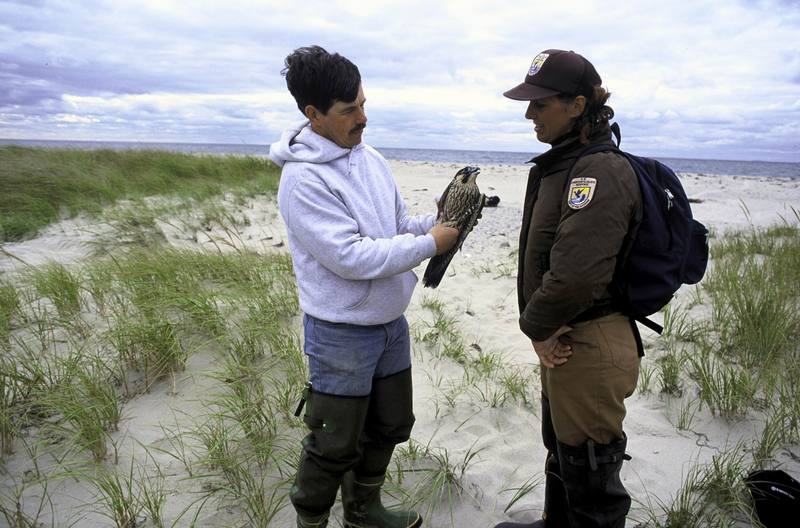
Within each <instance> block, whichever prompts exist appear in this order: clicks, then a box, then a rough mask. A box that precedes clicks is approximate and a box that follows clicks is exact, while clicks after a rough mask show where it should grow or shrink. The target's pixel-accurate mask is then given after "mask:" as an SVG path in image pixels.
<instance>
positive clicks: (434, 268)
mask: <svg viewBox="0 0 800 528" xmlns="http://www.w3.org/2000/svg"><path fill="white" fill-rule="evenodd" d="M457 249H458V248H456V247H455V246H454V247H453V249H451V250H450V251H448V252H447V253H442V254H441V255H436V256H435V257H432V258H431V260H430V261H428V266H427V267H426V268H425V275H423V276H422V284H423V285H425V286H426V287H428V288H435V287H437V286H438V285H439V283H440V282H442V277H444V273H445V272H446V271H447V266H449V265H450V261H451V260H453V256H455V254H456V250H457Z"/></svg>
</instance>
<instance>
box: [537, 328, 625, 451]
mask: <svg viewBox="0 0 800 528" xmlns="http://www.w3.org/2000/svg"><path fill="white" fill-rule="evenodd" d="M572 328H573V329H572V330H571V331H570V332H568V333H567V334H565V335H564V336H563V337H562V341H564V342H566V343H569V344H570V345H572V356H570V358H569V360H568V361H567V362H566V363H564V364H562V365H559V366H557V367H555V368H552V369H550V368H545V367H542V371H541V376H542V391H543V393H544V395H545V396H546V397H547V398H548V400H549V402H550V417H551V419H552V423H553V429H554V431H555V434H556V438H557V439H558V441H559V442H561V443H563V444H567V445H570V446H580V445H583V444H584V443H585V442H586V441H587V440H589V439H592V440H593V441H594V442H596V443H598V444H609V443H611V442H614V441H617V440H621V439H622V438H624V433H623V429H622V421H623V420H624V419H625V403H624V400H625V398H627V397H628V396H630V395H631V394H633V391H634V389H635V388H636V381H637V379H638V377H639V355H638V350H637V347H636V340H635V338H634V334H633V329H632V328H631V322H630V319H629V318H628V317H626V316H624V315H622V314H611V315H607V316H604V317H600V318H597V319H593V320H590V321H584V322H581V323H575V324H574V325H572Z"/></svg>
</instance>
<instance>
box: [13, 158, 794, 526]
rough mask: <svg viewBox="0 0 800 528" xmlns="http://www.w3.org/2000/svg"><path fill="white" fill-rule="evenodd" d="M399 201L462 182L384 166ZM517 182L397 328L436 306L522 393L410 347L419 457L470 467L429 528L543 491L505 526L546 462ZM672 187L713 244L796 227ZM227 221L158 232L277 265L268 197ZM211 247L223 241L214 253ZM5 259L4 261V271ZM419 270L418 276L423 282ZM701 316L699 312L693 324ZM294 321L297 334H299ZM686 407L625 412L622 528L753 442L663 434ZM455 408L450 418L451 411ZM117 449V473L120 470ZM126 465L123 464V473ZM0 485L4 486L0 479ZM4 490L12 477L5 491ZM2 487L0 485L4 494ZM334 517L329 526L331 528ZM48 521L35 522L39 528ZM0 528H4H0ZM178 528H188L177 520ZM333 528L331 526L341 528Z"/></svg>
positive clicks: (171, 402) (57, 240)
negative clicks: (737, 233)
mask: <svg viewBox="0 0 800 528" xmlns="http://www.w3.org/2000/svg"><path fill="white" fill-rule="evenodd" d="M390 165H391V167H392V170H393V171H394V175H395V178H396V180H397V181H398V184H399V186H400V189H401V192H402V194H403V196H404V197H405V198H406V201H407V204H408V206H409V209H410V211H411V212H412V213H423V212H433V211H435V204H434V197H435V196H437V195H439V194H440V193H441V191H442V190H443V189H444V187H445V186H446V185H447V183H448V181H449V180H450V178H451V177H452V175H453V174H454V173H455V171H456V170H457V169H458V168H460V166H459V165H456V164H447V163H429V162H405V161H392V162H390ZM526 176H527V168H525V167H519V166H505V165H498V166H485V167H482V173H481V175H480V176H479V178H478V183H479V185H480V186H481V188H482V190H483V191H484V192H485V193H486V194H487V195H497V196H499V197H500V204H499V206H498V207H496V208H487V209H485V210H484V213H483V218H482V219H481V221H480V223H479V224H478V226H477V227H476V229H475V231H474V232H473V233H472V235H470V237H469V238H468V240H467V241H466V243H465V245H464V248H463V250H462V251H461V253H459V254H458V255H457V256H456V258H455V259H454V261H453V263H452V264H451V268H450V270H448V273H447V275H446V277H445V279H444V280H443V281H442V284H441V285H440V287H439V288H438V289H436V290H435V291H431V290H429V289H425V288H422V285H421V284H420V285H419V286H418V288H417V289H416V291H415V293H414V296H413V298H412V302H411V305H410V307H409V309H408V311H407V314H406V315H407V317H408V319H409V321H410V323H411V325H412V328H413V329H416V330H418V331H421V330H420V329H422V330H424V329H425V328H426V327H425V324H426V322H430V320H431V313H430V311H429V310H427V309H426V308H424V307H423V306H422V305H423V302H425V301H426V300H430V299H438V300H439V301H441V302H443V303H444V305H445V311H446V312H447V314H449V315H452V316H453V317H454V318H455V320H456V328H457V329H458V330H459V332H460V333H461V335H462V336H463V340H464V343H465V344H466V345H467V347H468V349H469V351H470V353H472V354H473V355H474V354H476V353H477V351H478V350H481V351H482V352H483V353H484V354H492V353H496V354H497V356H498V357H499V358H501V360H502V363H503V365H504V367H503V368H505V369H507V371H509V372H517V373H519V374H520V375H522V376H525V377H527V378H528V379H530V380H531V381H530V390H529V392H530V397H531V400H530V402H529V404H528V405H525V404H521V403H519V402H514V401H509V402H506V403H505V404H504V405H501V406H497V407H493V406H492V405H491V404H490V400H491V389H492V387H493V386H494V385H492V384H489V383H487V382H485V381H480V380H479V381H477V382H475V383H470V382H469V381H466V382H465V381H464V379H463V377H464V368H463V366H462V365H460V364H458V363H457V362H454V361H452V360H449V359H442V358H437V357H435V354H434V353H432V351H431V350H430V349H429V348H427V347H426V346H425V345H424V344H423V343H419V342H415V343H414V359H413V362H414V363H413V368H414V383H415V385H414V389H415V414H416V417H417V422H416V425H415V428H414V431H413V435H412V436H413V439H414V441H415V442H417V443H419V444H422V445H429V446H430V447H431V448H432V449H434V450H435V451H436V452H438V453H442V452H444V450H446V452H447V454H448V457H449V459H450V461H451V463H453V464H456V465H457V464H458V463H460V462H463V461H464V459H465V456H467V454H468V453H475V452H477V454H476V455H475V456H474V457H473V458H471V459H470V462H469V464H468V465H467V467H466V469H465V471H464V473H463V478H462V484H463V486H462V488H463V490H462V492H461V497H460V498H459V499H457V500H455V501H454V502H453V506H452V509H451V508H450V507H448V506H447V505H446V503H445V504H442V505H440V506H438V507H436V508H435V509H434V510H433V511H425V514H426V517H427V522H426V524H425V526H430V527H444V526H455V527H476V528H478V527H480V528H482V527H492V526H494V524H495V523H497V522H500V521H501V520H508V519H514V520H521V521H526V522H530V521H531V520H533V519H535V518H538V517H539V515H540V513H541V506H542V502H543V493H544V486H543V484H540V485H539V486H537V487H535V488H534V490H533V491H532V492H531V493H529V494H528V495H526V496H525V497H523V498H522V499H521V500H520V501H518V502H517V503H516V504H515V505H514V506H513V507H512V508H510V509H509V510H508V512H504V509H505V508H506V506H507V504H508V503H509V501H510V500H511V498H512V496H513V495H514V491H509V489H511V488H518V487H520V486H522V485H523V484H525V482H526V481H528V480H529V479H530V478H531V477H535V478H538V477H540V475H541V468H542V466H543V463H544V456H545V451H544V449H543V447H542V445H541V440H540V434H539V424H540V420H539V408H538V396H537V394H538V389H536V387H537V386H538V368H539V367H538V364H537V360H536V357H535V354H534V352H533V350H532V348H531V345H530V342H529V340H528V339H527V338H526V337H525V336H524V335H523V334H522V333H521V332H520V331H519V328H518V325H517V317H518V313H517V306H516V303H517V300H516V291H515V287H516V280H515V271H516V270H515V267H514V263H515V257H514V256H513V252H514V250H515V249H516V247H517V233H518V231H519V226H520V220H521V209H522V200H523V196H524V191H525V183H526ZM682 180H683V182H684V185H685V187H686V190H687V194H688V195H689V197H690V198H692V199H696V200H699V203H695V204H694V205H693V210H694V214H695V217H696V218H697V219H698V220H700V221H701V222H703V223H705V224H706V225H708V226H709V227H710V228H711V230H712V232H713V233H714V234H715V236H724V233H725V232H727V231H728V230H733V229H747V228H749V227H750V226H755V227H761V226H768V225H772V224H774V223H777V222H781V221H782V220H783V219H789V220H794V221H796V217H795V213H794V212H793V210H792V206H793V205H795V204H800V181H796V180H777V179H769V178H751V177H744V176H743V177H717V176H708V175H702V174H684V175H682ZM230 206H231V208H236V209H237V211H238V213H237V214H243V215H245V216H247V217H248V218H249V220H250V223H249V225H247V226H246V227H243V228H242V229H241V231H240V232H239V233H237V235H236V236H234V237H231V236H230V234H229V233H226V232H224V231H223V230H215V229H213V228H212V229H210V230H205V229H196V228H190V227H189V226H190V225H191V223H190V222H186V221H175V220H174V219H166V220H167V221H165V222H161V223H159V227H160V228H161V230H162V232H163V233H164V236H165V237H166V239H167V241H168V242H169V243H170V244H172V245H175V246H179V247H192V248H208V249H209V250H216V248H218V247H231V248H232V247H249V248H253V249H255V250H257V251H263V252H269V251H286V250H287V247H286V244H285V240H286V236H285V229H284V227H283V225H282V223H281V221H280V218H279V216H278V215H277V206H276V202H275V198H274V197H256V198H254V199H251V200H250V201H248V202H247V203H246V204H245V205H244V206H235V205H234V204H233V202H230ZM105 229H106V227H103V226H96V225H93V224H92V222H91V221H89V220H86V219H81V218H79V219H77V220H71V221H67V222H62V223H59V224H56V225H53V226H50V227H49V228H47V229H46V230H44V231H43V233H42V234H41V236H39V237H38V238H36V239H34V240H30V241H26V242H21V243H14V244H5V245H4V246H3V247H2V249H3V252H2V254H0V273H2V274H5V275H6V276H12V275H13V273H16V272H17V271H19V270H21V269H22V268H23V265H22V262H23V261H24V262H26V263H27V264H29V265H39V264H42V263H43V262H45V261H47V260H57V261H60V262H64V263H80V262H81V261H82V260H83V259H85V258H87V256H89V255H90V254H91V251H92V247H93V245H92V242H93V240H95V239H96V238H97V237H99V236H101V235H102V233H104V232H105ZM220 241H225V243H224V244H221V243H220ZM10 255H13V256H14V257H11V256H10ZM424 266H425V263H423V264H422V265H421V266H420V267H419V268H418V269H416V270H415V271H416V272H417V274H418V275H419V276H421V275H422V272H423V271H424ZM690 294H691V291H690V287H685V288H684V289H682V290H681V291H680V292H679V295H678V299H677V301H674V302H681V299H682V298H685V297H686V296H688V295H690ZM693 313H697V314H698V316H702V315H703V310H702V309H701V310H698V311H696V312H693ZM298 321H299V320H297V321H296V322H295V324H296V325H297V331H298V333H299V334H302V332H301V331H300V330H301V329H300V327H299V322H298ZM643 335H644V337H645V341H646V348H647V350H648V355H647V356H646V358H645V360H644V361H645V364H648V363H649V364H652V362H653V361H655V358H657V357H658V355H659V352H660V348H659V338H658V337H657V336H656V335H655V334H653V333H651V332H649V331H647V330H643ZM214 368H216V365H215V363H214V361H213V360H212V359H211V358H209V357H208V356H207V355H204V354H200V353H198V354H195V355H192V356H191V358H190V361H189V365H188V366H187V370H186V372H184V373H183V375H182V376H181V377H180V379H178V380H177V382H176V386H175V389H176V390H175V392H173V391H172V387H170V386H166V384H165V385H164V386H161V387H157V388H155V389H154V390H153V391H151V392H150V393H148V394H146V395H143V396H140V397H137V398H134V399H132V400H130V401H128V402H127V403H126V405H125V407H124V415H125V420H124V422H123V426H122V428H121V429H122V430H121V431H120V432H119V435H118V438H119V439H121V445H123V446H133V445H135V442H134V441H138V442H140V443H141V444H142V445H144V446H148V447H154V446H160V447H164V448H166V447H168V442H167V439H166V435H165V434H164V430H163V429H162V427H163V428H166V429H168V430H169V429H175V428H176V427H186V426H187V424H190V423H191V421H190V419H189V418H190V417H192V416H195V417H196V416H199V415H201V414H202V413H203V411H204V404H203V400H204V396H205V395H207V394H208V393H209V391H210V390H212V385H213V382H212V381H211V380H210V379H209V377H208V376H207V374H208V373H209V371H210V370H211V369H214ZM692 398H693V395H691V394H687V395H684V398H672V397H668V396H664V395H660V394H658V393H657V389H656V391H654V392H653V393H647V394H641V393H638V392H637V393H636V394H635V395H634V396H632V397H631V398H630V399H629V400H628V405H627V406H628V417H627V419H626V421H625V428H626V431H627V434H628V437H629V444H628V452H629V454H630V455H631V457H632V460H631V461H630V462H629V463H627V464H625V466H624V469H623V472H622V479H623V482H624V483H625V485H626V487H627V488H628V489H629V491H630V493H631V495H632V497H633V500H634V507H633V510H632V512H631V516H630V519H629V522H628V526H635V525H636V518H642V517H643V516H644V515H645V514H644V513H643V507H644V506H646V505H648V504H653V505H655V504H659V503H665V504H669V503H670V502H671V501H672V498H673V497H674V496H675V494H676V492H677V491H678V490H679V489H680V487H681V484H682V482H683V480H684V479H685V477H686V475H687V473H688V472H689V471H690V469H691V468H692V467H693V466H694V465H696V464H698V463H704V462H707V461H709V460H710V459H711V457H713V456H714V455H715V454H718V453H719V452H720V451H722V450H725V449H728V448H730V447H731V446H733V445H735V444H736V443H737V442H738V441H740V440H749V439H752V438H757V437H758V436H760V427H761V421H760V419H759V417H758V416H757V415H756V414H753V415H752V416H751V417H748V418H746V419H743V420H738V421H735V422H730V421H726V420H724V419H721V418H717V417H713V416H711V415H710V413H708V411H707V410H698V411H697V412H696V416H695V419H694V421H693V423H692V426H691V428H690V430H688V431H681V430H678V428H677V427H676V426H675V425H673V424H674V423H675V421H676V417H677V415H678V413H679V410H680V407H681V406H682V405H685V402H686V401H687V400H691V399H692ZM449 401H452V402H453V403H452V405H451V404H450V403H449ZM126 449H134V448H133V447H124V448H123V457H122V460H123V462H121V464H120V468H122V469H124V468H125V467H126V466H124V463H125V462H124V460H126V458H125V454H126V453H127V451H126ZM798 455H800V447H798V446H794V447H791V446H787V447H786V448H784V449H782V450H781V452H780V454H779V462H781V463H782V464H783V468H784V469H786V470H787V471H788V472H789V473H791V474H793V475H794V476H795V477H798V478H800V463H798V460H800V458H798ZM156 459H157V460H158V462H159V463H160V464H162V469H163V470H165V471H166V472H168V474H169V475H170V477H171V479H170V482H172V483H175V482H177V483H181V482H183V484H176V485H175V489H174V493H171V494H170V496H169V498H168V502H167V508H166V512H167V519H170V518H173V517H174V516H175V515H176V514H177V513H178V512H179V511H180V510H181V509H182V508H183V507H184V506H186V505H187V504H188V503H189V501H190V500H192V499H193V497H191V496H190V494H189V493H188V492H189V491H190V490H191V489H192V485H193V483H192V482H191V481H188V482H187V481H182V480H181V477H182V476H185V475H184V474H185V469H184V468H183V466H182V465H181V464H180V463H178V462H177V461H176V460H174V459H171V458H169V457H167V456H162V455H158V454H156ZM127 460H129V459H127ZM24 466H25V464H24V462H23V458H22V455H21V454H18V455H17V456H16V457H12V458H11V459H10V460H9V461H8V462H7V465H6V470H7V471H8V473H7V475H12V476H13V475H15V471H18V470H21V469H22V468H23V467H24ZM5 478H6V476H4V479H5ZM8 478H9V479H10V478H11V477H8ZM9 483H10V480H8V481H7V482H6V484H9ZM49 492H50V495H51V498H52V499H53V501H54V506H55V508H54V509H55V514H54V518H55V519H56V522H55V524H56V525H57V526H61V525H64V524H62V523H64V522H66V521H65V520H66V519H73V520H74V519H75V514H76V513H75V512H76V511H78V508H79V506H80V505H81V504H84V503H86V502H89V501H90V500H91V497H92V491H91V490H90V489H88V488H87V487H86V486H81V485H77V484H76V483H75V481H73V480H71V479H67V480H65V481H62V482H61V483H60V484H58V485H54V486H53V487H52V488H51V489H50V490H49ZM338 512H339V510H338V506H337V509H336V510H335V511H334V514H338ZM48 518H49V514H45V515H44V517H43V519H48ZM226 519H229V517H225V512H214V511H205V512H203V514H201V516H200V520H199V522H198V526H221V525H225V523H226V522H227V521H226ZM292 519H293V517H292V512H291V508H290V507H287V508H286V509H285V510H284V511H283V512H281V513H280V514H279V515H278V517H276V519H275V521H274V522H273V524H272V525H274V526H278V527H289V526H294V524H293V520H292ZM2 522H3V521H2V520H0V523H2ZM108 523H109V521H108V520H107V519H104V518H103V517H101V516H99V515H97V514H95V513H87V514H85V515H84V516H83V518H82V520H81V521H79V522H78V526H90V527H95V526H107V525H109V524H108ZM178 525H179V526H188V525H189V516H186V517H185V518H184V519H183V520H182V521H181V522H180V523H179V524H178ZM338 525H339V524H338V521H335V522H333V523H332V526H338Z"/></svg>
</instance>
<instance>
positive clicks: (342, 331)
mask: <svg viewBox="0 0 800 528" xmlns="http://www.w3.org/2000/svg"><path fill="white" fill-rule="evenodd" d="M303 332H304V335H305V344H304V351H305V353H306V355H307V356H308V370H309V376H310V381H311V387H312V390H314V391H317V392H324V393H326V394H332V395H336V396H366V395H368V394H369V393H370V391H371V390H372V379H373V378H385V377H387V376H391V375H392V374H397V373H398V372H401V371H403V370H406V369H408V368H410V367H411V339H410V337H409V335H408V321H406V318H405V316H402V315H401V316H400V317H399V318H397V319H395V320H394V321H391V322H389V323H386V324H381V325H371V326H359V325H352V324H347V323H331V322H328V321H323V320H322V319H317V318H316V317H312V316H310V315H304V316H303Z"/></svg>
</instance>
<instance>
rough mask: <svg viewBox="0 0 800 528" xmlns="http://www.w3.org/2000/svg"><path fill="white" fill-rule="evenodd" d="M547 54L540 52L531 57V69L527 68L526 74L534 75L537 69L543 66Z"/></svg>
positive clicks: (537, 71)
mask: <svg viewBox="0 0 800 528" xmlns="http://www.w3.org/2000/svg"><path fill="white" fill-rule="evenodd" d="M549 56H550V54H549V53H540V54H538V55H537V56H535V57H534V58H533V62H531V69H530V70H528V75H536V74H537V73H539V70H541V69H542V66H544V61H546V60H547V57H549Z"/></svg>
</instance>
